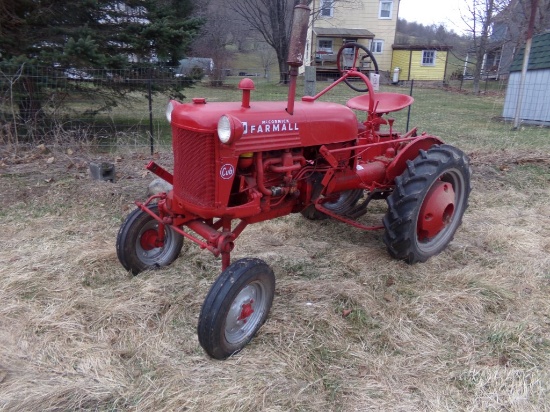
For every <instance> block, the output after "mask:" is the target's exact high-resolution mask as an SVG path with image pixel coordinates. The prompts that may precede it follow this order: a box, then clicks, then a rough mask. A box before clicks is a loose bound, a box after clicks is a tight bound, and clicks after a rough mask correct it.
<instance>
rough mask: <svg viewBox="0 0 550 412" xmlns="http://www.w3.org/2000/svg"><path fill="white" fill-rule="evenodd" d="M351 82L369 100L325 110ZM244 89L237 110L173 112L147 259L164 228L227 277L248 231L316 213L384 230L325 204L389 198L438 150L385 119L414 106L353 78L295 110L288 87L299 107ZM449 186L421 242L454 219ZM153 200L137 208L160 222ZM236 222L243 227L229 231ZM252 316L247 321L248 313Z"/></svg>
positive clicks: (178, 107) (437, 198) (427, 216)
mask: <svg viewBox="0 0 550 412" xmlns="http://www.w3.org/2000/svg"><path fill="white" fill-rule="evenodd" d="M293 74H295V73H293ZM348 77H358V78H360V79H362V80H363V82H364V83H365V84H366V86H367V88H368V89H369V90H370V91H369V93H368V94H364V95H361V96H358V97H355V98H353V99H351V100H350V101H349V102H348V104H347V106H349V107H347V106H345V105H341V104H336V103H330V102H321V101H318V98H319V97H321V96H323V95H325V94H326V93H328V92H329V91H330V90H331V89H332V88H334V87H336V86H337V85H339V84H340V83H341V82H343V81H344V80H345V79H347V78H348ZM293 79H294V80H295V77H293ZM239 88H240V89H241V90H242V99H241V101H240V102H233V103H228V102H225V103H221V102H214V103H208V102H207V101H206V100H205V99H200V101H199V100H194V101H193V103H187V104H176V103H175V102H173V106H174V109H173V111H172V113H171V119H172V123H171V124H172V132H173V138H172V142H173V143H172V144H173V153H174V172H173V174H171V173H169V172H167V171H166V170H164V169H163V168H161V167H160V166H158V165H156V164H155V163H151V164H150V165H149V166H148V169H149V170H151V171H153V172H154V173H156V174H157V175H159V176H160V177H162V178H164V179H165V180H168V181H171V182H172V183H173V190H172V191H170V192H169V193H167V194H162V195H159V196H157V197H155V198H159V210H160V213H161V215H160V216H156V215H155V216H154V217H155V219H157V220H158V221H159V222H160V223H161V224H159V230H158V233H157V232H156V231H155V230H151V231H147V232H146V233H145V234H144V235H143V236H142V238H141V246H142V248H143V249H145V250H150V248H153V247H158V246H156V245H158V244H159V243H160V240H161V239H163V238H164V226H165V225H169V226H171V227H172V228H173V229H174V230H175V231H177V232H178V233H180V234H182V235H183V236H185V237H186V238H187V239H190V240H192V241H193V242H195V243H196V244H198V245H199V246H200V247H201V248H206V249H208V250H210V251H211V252H212V253H213V254H214V255H215V256H221V259H222V267H223V268H227V267H228V266H229V264H230V254H231V251H232V250H233V247H234V242H235V240H236V239H237V238H238V236H239V235H240V234H241V232H242V231H243V230H244V228H245V227H246V226H247V225H248V224H251V223H256V222H261V221H265V220H269V219H274V218H277V217H280V216H285V215H288V214H290V213H297V212H300V211H302V210H303V209H305V208H306V207H308V206H311V205H314V207H316V208H317V209H319V210H321V211H323V212H324V213H326V214H328V215H329V216H332V217H334V218H336V219H339V220H341V221H343V222H345V223H347V224H350V225H352V226H354V227H357V228H360V229H363V230H373V229H380V228H381V226H366V225H363V224H361V223H358V222H356V221H354V220H352V219H349V218H346V217H343V216H340V215H337V214H335V213H333V212H331V211H330V210H328V209H325V208H324V207H323V205H322V202H321V201H320V199H321V198H322V197H323V196H324V197H325V198H328V197H329V196H330V195H332V194H338V193H339V192H341V191H345V190H354V189H365V190H368V191H374V190H378V191H380V190H383V191H386V190H392V188H393V184H394V179H395V177H396V176H398V175H400V174H401V173H402V172H403V170H404V168H405V167H406V164H407V161H408V160H411V159H414V158H415V157H416V156H418V153H419V151H420V150H427V149H429V148H430V147H431V146H433V145H434V144H439V143H441V140H440V139H439V138H437V137H435V136H430V135H424V136H419V137H415V136H414V135H415V133H416V129H413V130H412V131H411V132H409V133H407V134H400V133H398V132H396V131H395V127H394V122H393V120H392V119H385V118H384V117H383V116H384V114H385V113H388V112H391V111H395V110H400V109H402V108H404V107H406V106H408V105H410V104H411V103H412V101H413V99H412V98H411V97H409V96H406V95H400V94H396V93H375V92H374V90H373V89H372V85H371V83H370V81H369V80H368V78H367V77H366V76H365V75H364V74H363V73H360V72H358V71H355V70H349V71H347V72H346V73H345V74H344V75H343V76H342V77H341V78H340V79H338V80H337V81H335V82H333V83H332V84H330V85H329V86H328V87H327V88H325V89H324V90H323V91H321V92H320V93H318V94H317V95H316V96H313V97H306V98H303V99H302V101H298V102H294V96H293V94H294V92H295V84H294V85H293V84H291V87H290V95H289V96H290V97H292V98H291V99H289V100H288V101H287V102H286V103H285V102H254V101H253V100H252V99H251V92H252V91H253V90H254V88H255V87H254V82H253V81H252V80H250V79H243V80H242V81H241V82H240V84H239ZM290 101H292V103H290ZM350 108H353V109H356V110H357V109H359V110H363V111H365V112H366V120H365V119H358V117H357V116H356V114H355V113H354V112H353V111H352V110H351V109H350ZM221 116H227V117H228V118H229V119H230V121H231V122H232V123H231V124H233V125H234V126H235V127H234V129H235V130H234V131H235V134H234V138H232V139H231V140H230V141H229V142H227V143H226V144H224V143H221V142H220V140H219V139H218V136H217V125H218V121H219V119H220V117H221ZM237 126H238V127H237ZM388 126H389V128H388ZM314 176H317V177H316V178H315V179H313V177H314ZM449 186H450V185H449V184H445V183H443V182H440V183H439V182H438V183H437V184H436V185H434V186H433V188H432V189H431V190H430V193H429V194H428V196H427V198H426V202H425V204H424V206H423V208H422V211H421V213H422V216H423V218H422V219H421V221H419V226H418V233H419V237H427V238H429V237H432V236H435V235H436V234H437V233H439V231H441V229H442V228H443V227H445V224H446V222H447V220H448V219H449V218H450V216H452V213H453V210H454V203H453V202H454V192H453V191H452V187H450V190H449ZM319 195H321V197H318V196H319ZM152 200H153V198H151V199H150V200H149V201H148V202H147V203H146V204H144V205H140V207H141V208H142V209H143V210H145V211H146V212H147V213H149V214H151V215H154V214H153V213H152V212H151V210H150V209H149V208H148V207H147V205H148V203H149V202H150V201H152ZM236 220H237V221H239V223H238V224H237V225H235V224H232V222H234V221H236ZM183 227H186V228H187V229H188V230H183ZM233 227H234V229H232V228H233ZM245 306H246V305H245ZM245 306H243V310H242V312H241V315H242V316H243V319H246V318H247V317H248V316H250V314H249V311H250V310H251V306H250V307H248V306H246V307H245Z"/></svg>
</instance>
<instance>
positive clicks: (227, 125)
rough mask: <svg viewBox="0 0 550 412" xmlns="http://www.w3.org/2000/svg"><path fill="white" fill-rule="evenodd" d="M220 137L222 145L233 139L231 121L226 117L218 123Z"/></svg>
mask: <svg viewBox="0 0 550 412" xmlns="http://www.w3.org/2000/svg"><path fill="white" fill-rule="evenodd" d="M218 137H219V139H220V142H222V143H228V142H229V140H230V139H231V121H230V120H229V117H227V116H225V115H224V116H222V117H220V120H219V121H218Z"/></svg>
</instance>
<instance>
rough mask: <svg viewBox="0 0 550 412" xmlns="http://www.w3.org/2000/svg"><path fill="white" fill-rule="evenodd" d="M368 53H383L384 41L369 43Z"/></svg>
mask: <svg viewBox="0 0 550 412" xmlns="http://www.w3.org/2000/svg"><path fill="white" fill-rule="evenodd" d="M370 51H371V52H373V53H382V52H383V51H384V40H373V41H371V43H370Z"/></svg>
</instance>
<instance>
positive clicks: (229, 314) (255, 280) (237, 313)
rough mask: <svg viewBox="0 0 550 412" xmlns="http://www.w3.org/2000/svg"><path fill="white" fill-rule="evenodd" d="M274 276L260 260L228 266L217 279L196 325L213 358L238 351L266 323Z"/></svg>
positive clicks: (248, 259) (242, 261)
mask: <svg viewBox="0 0 550 412" xmlns="http://www.w3.org/2000/svg"><path fill="white" fill-rule="evenodd" d="M274 294H275V275H274V274H273V271H272V270H271V268H270V267H269V266H268V265H267V264H266V263H265V262H264V261H262V260H260V259H253V258H245V259H240V260H237V261H236V262H234V263H232V264H231V265H229V267H228V268H227V269H225V270H224V271H223V272H222V273H221V274H220V276H219V277H218V278H217V279H216V281H215V282H214V284H213V285H212V287H211V288H210V291H209V292H208V295H207V296H206V299H205V300H204V303H203V305H202V309H201V313H200V316H199V324H198V327H197V332H198V337H199V343H200V344H201V346H202V347H203V349H204V350H205V351H206V353H207V354H208V355H210V356H211V357H213V358H214V359H226V358H227V357H229V356H231V355H233V354H235V353H237V352H239V351H240V350H241V349H243V348H244V347H245V346H246V345H247V344H248V342H250V340H251V339H252V338H253V337H254V335H255V334H256V332H257V331H258V330H259V329H260V327H261V326H262V325H263V324H264V322H265V321H266V319H267V316H268V314H269V310H270V309H271V304H272V303H273V296H274Z"/></svg>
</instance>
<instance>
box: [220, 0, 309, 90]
mask: <svg viewBox="0 0 550 412" xmlns="http://www.w3.org/2000/svg"><path fill="white" fill-rule="evenodd" d="M296 4H298V1H297V0H236V1H234V2H231V3H227V7H229V8H230V9H232V10H233V11H234V12H235V13H237V14H238V15H239V16H240V17H241V18H242V19H243V20H245V21H246V22H248V24H250V25H251V26H252V28H253V29H254V30H256V31H258V32H259V33H260V34H261V35H262V37H263V38H264V40H265V41H266V43H267V44H269V45H270V46H271V47H272V48H273V49H274V50H275V54H276V56H277V62H278V64H279V73H280V74H279V79H280V81H281V83H287V81H288V64H287V62H286V59H287V57H288V47H289V44H290V30H291V28H292V12H293V10H294V6H295V5H296Z"/></svg>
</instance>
